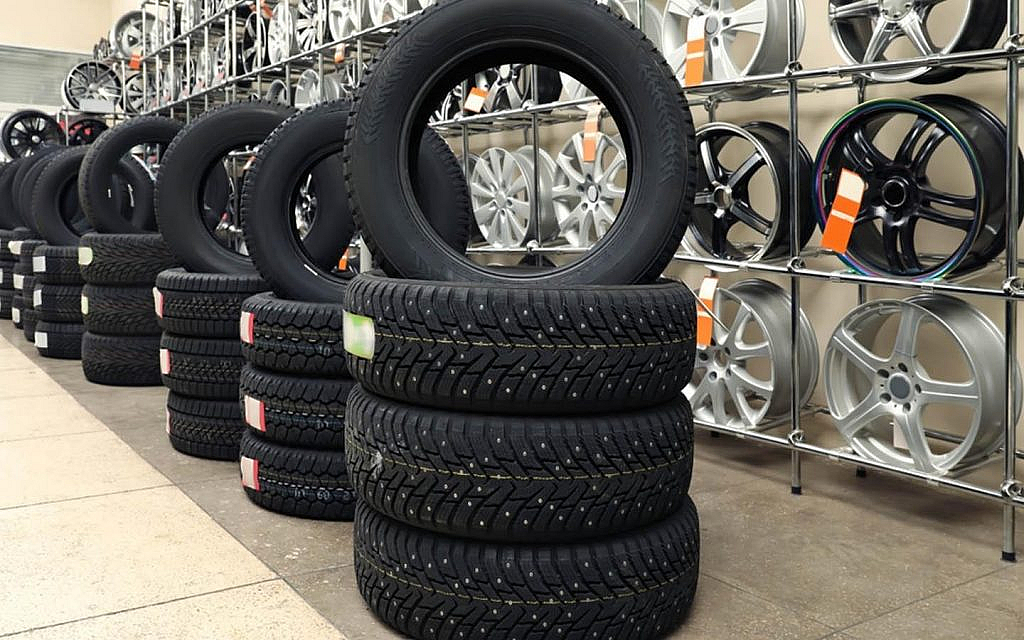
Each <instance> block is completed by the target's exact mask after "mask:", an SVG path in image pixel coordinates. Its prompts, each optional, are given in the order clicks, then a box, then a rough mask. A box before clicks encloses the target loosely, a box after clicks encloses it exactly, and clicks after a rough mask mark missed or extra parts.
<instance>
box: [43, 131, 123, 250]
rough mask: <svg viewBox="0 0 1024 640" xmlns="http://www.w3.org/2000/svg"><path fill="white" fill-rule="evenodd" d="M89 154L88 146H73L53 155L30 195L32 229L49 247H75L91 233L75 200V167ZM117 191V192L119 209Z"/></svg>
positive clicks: (119, 203) (76, 169)
mask: <svg viewBox="0 0 1024 640" xmlns="http://www.w3.org/2000/svg"><path fill="white" fill-rule="evenodd" d="M88 151H89V149H88V147H75V148H72V149H67V150H65V151H62V152H61V153H59V154H57V155H55V156H53V159H52V160H50V161H48V162H47V163H46V165H45V166H44V167H43V168H42V169H41V170H40V172H39V175H38V177H37V178H36V180H35V184H34V186H33V187H32V193H31V194H29V197H30V198H31V200H30V202H31V203H32V204H31V207H32V220H33V222H35V229H36V230H37V231H38V232H39V235H40V236H42V237H43V239H44V240H46V241H47V242H49V243H50V244H55V245H61V246H66V247H77V246H78V241H79V238H80V237H81V236H82V234H83V233H88V232H89V231H92V228H91V226H90V225H89V221H88V220H86V218H85V215H84V214H83V213H82V208H81V204H80V203H79V199H78V168H79V167H80V166H81V165H82V160H83V159H84V158H85V154H86V153H87V152H88ZM120 188H121V187H120V186H118V187H117V191H116V196H117V198H116V200H117V206H118V208H119V209H120V207H121V206H122V199H121V194H120V191H119V190H120Z"/></svg>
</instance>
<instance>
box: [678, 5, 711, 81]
mask: <svg viewBox="0 0 1024 640" xmlns="http://www.w3.org/2000/svg"><path fill="white" fill-rule="evenodd" d="M707 23H708V17H707V16H697V17H695V18H691V19H690V21H689V22H688V23H687V25H686V64H685V66H684V68H683V69H684V70H683V86H684V87H693V86H696V85H698V84H701V83H702V82H704V51H705V43H704V34H705V29H706V28H707Z"/></svg>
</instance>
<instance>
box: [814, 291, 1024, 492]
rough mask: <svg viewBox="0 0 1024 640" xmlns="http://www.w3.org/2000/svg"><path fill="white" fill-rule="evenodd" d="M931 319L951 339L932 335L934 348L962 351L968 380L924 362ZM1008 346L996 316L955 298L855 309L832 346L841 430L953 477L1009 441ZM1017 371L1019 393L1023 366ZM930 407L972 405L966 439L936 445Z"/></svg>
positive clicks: (898, 458) (832, 385)
mask: <svg viewBox="0 0 1024 640" xmlns="http://www.w3.org/2000/svg"><path fill="white" fill-rule="evenodd" d="M891 318H896V319H897V320H896V323H895V330H894V331H893V332H892V333H893V338H892V343H893V346H892V348H891V349H889V350H885V349H883V353H881V354H880V353H878V352H877V349H878V348H879V346H878V344H877V343H878V342H879V336H880V335H881V334H882V329H883V327H885V325H886V324H887V323H890V322H891V320H890V319H891ZM926 325H932V326H934V327H936V328H937V329H938V330H939V332H940V335H941V336H942V338H943V344H942V346H941V347H939V346H938V345H935V344H934V343H930V344H929V345H928V349H929V350H932V349H939V348H941V349H942V350H943V351H942V352H943V353H944V354H946V355H950V354H957V355H958V356H959V358H958V359H959V360H961V362H962V363H963V364H964V365H965V367H964V368H965V370H966V379H964V380H949V379H948V378H947V379H945V380H944V379H940V378H937V377H933V376H932V375H931V374H930V373H929V372H928V371H927V370H926V369H925V367H924V366H923V364H922V363H921V361H920V358H919V355H920V352H919V347H920V343H921V338H920V336H921V332H922V328H924V327H925V326H926ZM890 328H891V327H890ZM1004 349H1005V341H1004V337H1003V335H1002V333H1001V332H1000V331H999V329H998V328H997V327H996V326H995V325H994V324H993V323H992V321H991V320H989V319H988V318H987V317H986V316H985V315H984V314H982V313H981V312H980V311H978V310H977V309H976V308H975V307H973V306H971V305H970V304H968V303H966V302H964V301H962V300H959V299H957V298H952V297H950V296H944V295H937V294H924V295H918V296H915V297H913V298H910V299H908V300H878V301H874V302H869V303H867V304H865V305H862V306H860V307H857V308H856V309H854V310H853V311H852V312H851V313H850V314H849V315H848V316H846V318H844V319H843V321H842V322H841V323H840V325H839V327H838V328H837V329H836V331H835V333H834V334H833V335H832V339H831V340H830V341H829V344H828V347H827V348H826V350H825V389H826V395H827V399H828V407H829V411H830V412H831V413H832V417H833V419H834V421H835V426H836V429H837V430H838V431H839V432H840V433H841V434H842V435H843V437H844V438H845V439H846V440H847V442H849V444H850V446H851V447H852V448H853V450H854V451H856V452H857V453H858V454H860V455H862V456H864V457H865V458H869V459H871V460H876V461H879V462H884V463H886V464H888V465H891V466H893V467H896V468H900V469H912V470H916V471H921V472H924V473H928V474H932V475H946V474H949V473H953V472H956V471H959V470H961V469H965V468H969V467H972V466H974V465H976V464H979V463H981V462H984V461H985V460H986V459H988V458H989V457H990V456H991V455H993V454H994V453H995V452H996V451H997V449H998V448H999V447H1000V445H1001V443H1002V434H1003V424H1004V415H1003V402H1004V399H1005V396H1006V385H1005V376H1004V375H1003V373H1004V369H1003V364H1002V363H1003V359H1004V356H1005V352H1004ZM933 368H934V367H933ZM1015 375H1016V377H1017V380H1016V384H1017V386H1018V393H1020V390H1019V388H1020V374H1019V371H1017V372H1016V374H1015ZM929 405H939V406H959V407H964V408H965V409H966V410H968V411H970V413H971V417H970V418H969V420H968V428H967V431H966V433H965V434H964V436H963V437H964V439H963V442H962V443H960V444H956V445H951V446H948V447H947V448H946V450H945V451H942V452H936V451H935V449H934V448H933V447H934V446H935V443H934V441H931V440H930V438H929V436H928V433H927V431H928V430H929V429H930V427H929V425H928V424H926V421H925V416H924V409H925V408H926V407H927V406H929ZM1017 415H1018V417H1019V410H1018V413H1017ZM899 440H902V442H899Z"/></svg>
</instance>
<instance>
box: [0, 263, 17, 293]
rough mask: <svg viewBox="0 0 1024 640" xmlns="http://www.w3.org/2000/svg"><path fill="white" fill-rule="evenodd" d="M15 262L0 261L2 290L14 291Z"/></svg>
mask: <svg viewBox="0 0 1024 640" xmlns="http://www.w3.org/2000/svg"><path fill="white" fill-rule="evenodd" d="M15 266H17V265H16V264H15V263H13V262H0V291H14V268H15Z"/></svg>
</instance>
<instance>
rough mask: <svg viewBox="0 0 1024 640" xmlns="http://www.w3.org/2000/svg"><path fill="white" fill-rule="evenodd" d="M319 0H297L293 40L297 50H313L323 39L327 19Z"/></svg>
mask: <svg viewBox="0 0 1024 640" xmlns="http://www.w3.org/2000/svg"><path fill="white" fill-rule="evenodd" d="M320 5H321V0H299V5H298V8H297V9H296V13H295V41H296V44H297V46H298V49H299V51H313V50H314V49H316V48H317V46H318V45H320V44H321V43H323V41H324V32H325V31H326V30H327V29H326V26H327V20H326V15H325V13H324V12H322V11H321V10H320Z"/></svg>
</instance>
